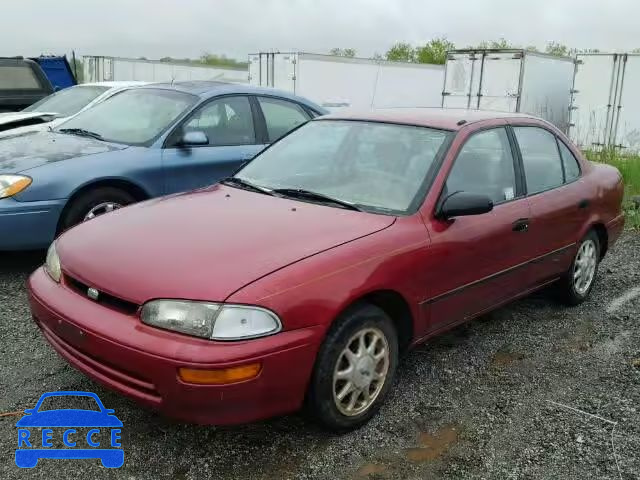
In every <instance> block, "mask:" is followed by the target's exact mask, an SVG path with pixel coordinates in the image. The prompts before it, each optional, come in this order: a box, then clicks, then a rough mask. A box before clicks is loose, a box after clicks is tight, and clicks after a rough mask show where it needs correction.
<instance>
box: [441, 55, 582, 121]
mask: <svg viewBox="0 0 640 480" xmlns="http://www.w3.org/2000/svg"><path fill="white" fill-rule="evenodd" d="M574 70H575V65H574V61H573V59H572V58H569V57H556V56H552V55H545V54H540V53H536V52H529V51H527V50H521V49H500V50H454V51H451V52H449V54H448V56H447V63H446V69H445V79H444V88H443V91H442V106H443V107H444V108H468V109H473V110H497V111H503V112H522V113H528V114H531V115H536V116H538V117H541V118H544V119H545V120H547V121H549V122H551V123H553V124H554V125H556V126H557V127H558V128H560V129H561V130H563V131H567V128H568V124H569V105H570V99H571V93H570V92H571V88H572V84H573V75H574Z"/></svg>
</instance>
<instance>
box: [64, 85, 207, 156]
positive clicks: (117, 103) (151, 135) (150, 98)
mask: <svg viewBox="0 0 640 480" xmlns="http://www.w3.org/2000/svg"><path fill="white" fill-rule="evenodd" d="M197 100H198V97H196V96H194V95H191V94H188V93H184V92H179V91H177V90H164V89H154V88H141V89H131V90H125V91H124V92H121V93H118V94H116V95H114V96H113V97H111V98H109V99H107V100H105V101H104V102H102V103H99V104H98V105H96V106H95V107H92V108H89V109H88V110H85V111H84V112H80V113H79V114H78V115H76V116H75V117H73V118H72V119H70V120H68V121H66V122H64V123H62V124H61V125H59V126H58V128H57V129H56V131H59V132H61V133H64V131H65V130H66V131H67V132H68V131H70V130H75V129H80V130H86V131H89V132H93V133H95V134H97V135H99V136H100V137H102V140H105V141H107V142H115V143H124V144H127V145H142V146H144V145H148V144H150V143H151V142H153V141H154V140H155V139H156V138H157V137H158V136H159V135H160V134H161V133H163V132H164V131H165V130H166V129H167V128H168V127H169V126H170V125H172V124H173V122H174V121H175V120H176V119H177V118H178V117H179V116H180V115H181V114H182V113H183V112H184V111H185V110H186V109H187V108H189V107H190V106H191V105H193V104H194V103H195V102H196V101H197Z"/></svg>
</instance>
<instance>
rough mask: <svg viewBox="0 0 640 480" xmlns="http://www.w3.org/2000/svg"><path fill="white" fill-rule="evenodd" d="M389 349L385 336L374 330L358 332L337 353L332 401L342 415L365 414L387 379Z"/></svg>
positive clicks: (368, 329)
mask: <svg viewBox="0 0 640 480" xmlns="http://www.w3.org/2000/svg"><path fill="white" fill-rule="evenodd" d="M389 359H390V350H389V342H388V340H387V338H386V336H385V334H384V333H383V332H382V331H381V330H379V329H377V328H367V329H362V330H360V331H358V332H357V333H356V334H355V335H353V336H352V337H351V339H350V340H349V342H348V343H347V346H346V347H345V348H344V350H343V351H342V352H341V353H340V356H339V357H338V361H337V363H336V367H335V369H334V373H333V400H334V402H335V405H336V407H337V409H338V411H340V413H342V414H343V415H346V416H349V417H352V416H355V415H359V414H361V413H363V412H364V411H366V410H367V409H368V408H369V407H370V406H371V405H372V404H373V403H374V402H375V400H376V398H377V397H378V395H379V394H380V392H381V391H382V387H383V386H384V384H385V381H386V379H387V373H388V371H389Z"/></svg>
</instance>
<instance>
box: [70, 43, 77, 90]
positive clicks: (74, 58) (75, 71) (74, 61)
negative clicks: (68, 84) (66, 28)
mask: <svg viewBox="0 0 640 480" xmlns="http://www.w3.org/2000/svg"><path fill="white" fill-rule="evenodd" d="M71 58H73V75H74V76H75V77H76V83H78V66H77V64H76V51H75V50H71Z"/></svg>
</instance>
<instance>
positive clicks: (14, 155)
mask: <svg viewBox="0 0 640 480" xmlns="http://www.w3.org/2000/svg"><path fill="white" fill-rule="evenodd" d="M124 148H127V146H126V145H119V144H114V143H109V142H101V141H99V140H95V139H93V138H89V137H79V136H77V135H69V134H63V133H56V132H28V133H24V134H22V135H15V136H9V137H5V138H2V139H0V173H19V172H23V171H25V170H29V169H30V168H35V167H39V166H41V165H44V164H46V163H52V162H60V161H62V160H67V159H69V158H77V157H83V156H86V155H95V154H96V153H105V152H112V151H115V150H122V149H124Z"/></svg>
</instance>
